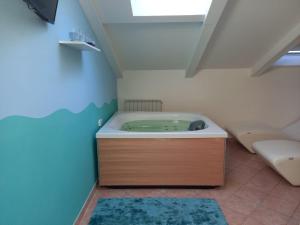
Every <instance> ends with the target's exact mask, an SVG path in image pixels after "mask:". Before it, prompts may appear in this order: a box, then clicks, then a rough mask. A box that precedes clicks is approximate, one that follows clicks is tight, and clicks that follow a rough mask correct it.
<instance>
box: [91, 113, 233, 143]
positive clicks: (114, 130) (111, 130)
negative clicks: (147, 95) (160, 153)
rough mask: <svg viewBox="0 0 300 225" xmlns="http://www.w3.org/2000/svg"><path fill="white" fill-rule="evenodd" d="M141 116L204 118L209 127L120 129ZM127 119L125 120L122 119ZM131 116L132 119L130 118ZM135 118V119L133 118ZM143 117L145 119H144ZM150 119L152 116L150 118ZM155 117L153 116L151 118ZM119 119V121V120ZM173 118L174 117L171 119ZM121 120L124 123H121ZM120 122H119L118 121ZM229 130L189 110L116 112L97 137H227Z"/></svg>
mask: <svg viewBox="0 0 300 225" xmlns="http://www.w3.org/2000/svg"><path fill="white" fill-rule="evenodd" d="M137 116H140V117H144V118H145V117H147V116H148V117H149V116H154V117H156V118H157V119H166V118H158V117H159V116H160V117H168V119H170V118H169V117H174V118H175V117H178V118H179V117H180V116H181V119H184V118H183V116H185V118H194V120H204V122H205V123H206V125H207V126H208V127H207V128H205V129H203V130H197V131H172V132H133V131H122V130H120V128H121V126H122V124H123V123H124V122H129V121H134V120H139V119H140V118H136V117H137ZM124 118H125V119H126V118H127V119H126V120H125V121H123V120H122V119H124ZM129 118H130V119H129ZM133 118H134V119H133ZM144 118H143V119H144ZM148 119H150V118H148ZM151 119H153V118H151ZM118 120H119V121H118ZM170 120H172V118H171V119H170ZM120 121H121V122H122V123H120ZM118 122H119V123H118ZM227 137H228V134H227V132H226V131H225V130H224V129H222V128H221V127H220V126H218V125H217V124H216V123H215V122H213V121H212V120H210V119H209V118H208V117H206V116H204V115H203V114H200V113H189V112H116V113H115V114H114V115H113V116H112V117H111V118H110V119H109V120H108V121H107V122H106V123H105V124H104V126H103V127H101V128H100V129H99V130H98V132H97V133H96V138H227Z"/></svg>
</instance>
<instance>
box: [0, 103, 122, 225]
mask: <svg viewBox="0 0 300 225" xmlns="http://www.w3.org/2000/svg"><path fill="white" fill-rule="evenodd" d="M116 110H117V101H116V100H113V101H112V102H111V103H109V104H104V105H103V106H102V107H100V108H98V107H96V106H95V105H94V104H90V105H89V106H88V107H87V108H85V109H84V111H82V112H80V113H72V112H70V111H68V110H65V109H63V110H59V111H56V112H55V113H53V114H51V115H49V116H47V117H43V118H29V117H24V116H11V117H7V118H5V119H3V120H0V131H1V132H0V133H1V135H0V146H1V149H0V190H1V191H0V199H1V200H0V212H1V216H0V225H41V224H42V225H69V224H70V225H71V224H72V223H73V221H74V219H75V218H76V216H77V214H78V213H79V211H80V209H81V207H82V205H83V203H84V201H85V200H86V197H87V196H88V193H89V192H90V190H91V188H92V186H93V184H94V183H95V181H96V177H97V169H96V168H97V162H96V159H97V158H96V140H95V134H96V131H97V129H98V127H97V121H98V119H99V118H102V119H103V120H104V121H106V120H107V119H108V118H109V117H110V116H111V115H112V114H113V113H114V112H115V111H116Z"/></svg>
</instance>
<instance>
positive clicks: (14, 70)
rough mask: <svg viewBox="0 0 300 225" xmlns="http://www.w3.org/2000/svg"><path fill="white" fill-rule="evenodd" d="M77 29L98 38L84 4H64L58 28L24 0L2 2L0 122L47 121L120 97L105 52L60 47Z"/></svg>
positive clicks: (66, 1)
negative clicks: (14, 118) (13, 119)
mask: <svg viewBox="0 0 300 225" xmlns="http://www.w3.org/2000/svg"><path fill="white" fill-rule="evenodd" d="M74 28H75V29H81V30H82V31H84V32H86V33H87V34H89V35H90V36H92V37H93V38H94V39H95V36H94V34H93V33H92V31H91V29H90V27H89V26H88V23H87V21H86V19H85V18H84V15H83V13H82V11H81V8H80V5H79V3H78V0H60V1H59V5H58V11H57V17H56V22H55V25H51V24H47V23H45V22H43V21H41V20H40V19H39V18H38V17H37V16H36V15H35V14H34V13H33V12H32V11H30V10H29V9H28V8H27V6H26V4H25V3H24V2H23V1H22V0H9V1H8V0H0V50H1V51H0V74H1V76H0V103H1V105H0V119H1V118H5V117H6V116H9V115H26V116H32V117H42V116H45V115H49V114H50V113H52V112H54V111H56V110H58V109H61V108H66V109H69V110H71V111H73V112H80V111H82V110H83V109H84V108H85V107H86V106H87V105H88V104H90V103H91V102H93V103H95V104H96V105H97V106H101V105H102V104H103V103H104V102H109V101H110V100H111V98H112V97H113V96H114V97H115V95H116V94H115V92H116V89H115V78H114V75H113V74H112V71H111V68H110V66H109V65H108V64H107V62H106V59H105V56H104V55H103V53H98V52H81V51H77V50H73V49H71V48H68V47H62V46H59V45H58V41H59V40H66V39H68V32H69V31H71V30H72V29H74ZM98 46H99V47H101V45H100V43H98Z"/></svg>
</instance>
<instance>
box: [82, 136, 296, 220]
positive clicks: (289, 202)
mask: <svg viewBox="0 0 300 225" xmlns="http://www.w3.org/2000/svg"><path fill="white" fill-rule="evenodd" d="M299 172H300V171H299ZM226 175H227V176H226V185H225V186H224V187H219V188H215V189H201V188H193V189H188V188H186V189H184V188H183V189H166V188H163V189H162V188H154V189H109V188H97V189H96V191H95V192H94V193H93V195H92V197H91V200H90V202H89V204H88V205H87V207H86V209H85V210H84V212H83V213H82V215H81V217H80V219H79V220H78V222H77V225H86V224H88V221H89V218H90V215H91V213H92V211H93V209H94V207H95V205H96V202H97V199H99V198H101V197H195V198H214V199H216V200H217V201H218V202H219V204H220V206H221V208H222V210H223V212H224V214H225V216H226V219H227V221H228V223H229V224H230V225H300V187H293V186H291V185H289V184H288V183H287V182H286V181H285V180H284V179H283V178H281V177H280V176H279V175H277V173H275V172H274V171H273V170H272V169H270V168H269V167H267V166H266V165H265V163H264V162H262V161H261V160H260V159H259V158H258V156H256V155H253V154H250V153H248V152H247V151H246V150H245V149H244V148H243V147H242V146H241V145H240V144H239V143H237V142H236V141H235V140H233V139H230V140H229V141H228V145H227V160H226Z"/></svg>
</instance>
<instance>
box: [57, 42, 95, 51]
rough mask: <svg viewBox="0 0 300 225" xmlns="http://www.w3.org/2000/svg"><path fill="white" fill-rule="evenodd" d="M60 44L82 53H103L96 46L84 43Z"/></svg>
mask: <svg viewBox="0 0 300 225" xmlns="http://www.w3.org/2000/svg"><path fill="white" fill-rule="evenodd" d="M59 44H61V45H65V46H68V47H71V48H75V49H78V50H81V51H97V52H101V50H100V49H99V48H96V47H95V46H92V45H89V44H88V43H86V42H84V41H60V42H59Z"/></svg>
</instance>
